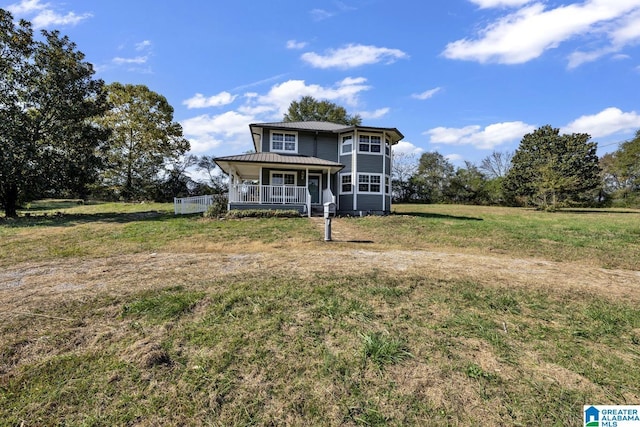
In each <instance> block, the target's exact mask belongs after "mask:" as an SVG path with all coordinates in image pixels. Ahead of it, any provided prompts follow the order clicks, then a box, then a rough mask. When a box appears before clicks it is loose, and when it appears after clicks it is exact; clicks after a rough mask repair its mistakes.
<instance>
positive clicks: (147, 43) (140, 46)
mask: <svg viewBox="0 0 640 427" xmlns="http://www.w3.org/2000/svg"><path fill="white" fill-rule="evenodd" d="M148 47H151V41H150V40H143V41H141V42H140V43H136V50H138V51H140V50H145V49H146V48H148Z"/></svg>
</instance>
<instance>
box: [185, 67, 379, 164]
mask: <svg viewBox="0 0 640 427" xmlns="http://www.w3.org/2000/svg"><path fill="white" fill-rule="evenodd" d="M366 83H367V79H365V78H364V77H347V78H345V79H343V80H340V81H338V82H336V83H335V84H333V85H330V86H321V85H316V84H307V83H306V82H305V81H304V80H288V81H285V82H283V83H279V84H276V85H273V86H272V87H271V88H270V89H269V90H268V91H267V92H266V93H264V94H260V93H256V92H250V93H245V94H244V95H243V96H242V98H241V99H242V100H243V102H244V104H243V105H241V106H240V107H238V108H237V109H236V110H235V111H227V112H225V113H223V114H219V115H208V114H203V115H199V116H196V117H192V118H189V119H186V120H183V121H182V122H181V124H182V127H183V131H184V134H185V137H186V138H187V139H189V141H190V142H191V151H193V152H198V153H203V152H206V151H208V150H213V149H216V150H220V149H221V150H222V152H223V153H221V154H230V153H228V150H229V148H230V147H231V148H233V149H234V150H235V151H236V152H237V151H239V150H247V149H249V148H250V147H251V138H250V137H249V128H248V125H249V124H250V123H256V122H271V121H280V120H282V118H283V116H284V114H285V113H286V112H287V110H288V108H289V105H290V104H291V102H292V101H295V100H298V99H300V97H301V96H305V95H309V96H313V97H314V98H316V99H319V100H324V99H326V100H329V101H332V102H336V103H338V104H340V105H352V106H356V105H357V103H358V96H359V94H360V93H362V92H363V91H366V90H369V89H370V86H368V85H367V84H366ZM224 93H225V92H222V94H224ZM220 95H221V94H218V95H216V96H215V97H211V98H216V97H220ZM211 98H207V97H205V96H203V95H200V94H196V96H194V97H193V98H191V99H190V100H187V101H184V104H187V105H189V104H188V103H192V104H194V105H201V104H204V103H206V102H207V101H208V100H210V99H211ZM221 98H224V96H223V97H221ZM387 111H388V109H387V108H381V109H378V110H375V111H373V112H371V113H369V114H371V117H374V116H376V115H382V114H383V113H384V114H386V112H387ZM223 142H224V143H223Z"/></svg>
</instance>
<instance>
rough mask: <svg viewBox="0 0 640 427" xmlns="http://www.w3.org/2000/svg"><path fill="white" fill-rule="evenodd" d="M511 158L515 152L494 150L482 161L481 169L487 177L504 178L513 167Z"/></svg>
mask: <svg viewBox="0 0 640 427" xmlns="http://www.w3.org/2000/svg"><path fill="white" fill-rule="evenodd" d="M511 159H513V153H512V152H511V151H505V152H500V151H494V152H493V153H491V154H490V155H488V156H487V157H485V158H484V159H482V161H481V162H480V166H479V169H480V171H482V172H484V173H485V175H486V176H487V178H489V179H494V178H503V177H505V176H506V175H507V172H509V169H510V168H511Z"/></svg>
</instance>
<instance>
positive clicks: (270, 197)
mask: <svg viewBox="0 0 640 427" xmlns="http://www.w3.org/2000/svg"><path fill="white" fill-rule="evenodd" d="M229 203H245V204H254V203H255V204H274V205H275V204H283V205H306V204H307V187H296V186H291V185H253V184H238V185H232V186H231V187H230V189H229Z"/></svg>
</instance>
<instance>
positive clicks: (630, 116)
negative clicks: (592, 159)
mask: <svg viewBox="0 0 640 427" xmlns="http://www.w3.org/2000/svg"><path fill="white" fill-rule="evenodd" d="M636 129H640V114H638V113H636V112H635V111H630V112H627V113H625V112H623V111H622V110H620V109H619V108H615V107H610V108H606V109H604V110H602V111H600V112H599V113H597V114H593V115H585V116H582V117H579V118H577V119H576V120H574V121H572V122H571V123H569V124H568V125H567V126H565V127H564V128H563V129H562V133H574V132H575V133H588V134H589V135H591V137H593V138H601V137H604V136H609V135H614V134H617V133H622V132H630V131H634V130H636Z"/></svg>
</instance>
